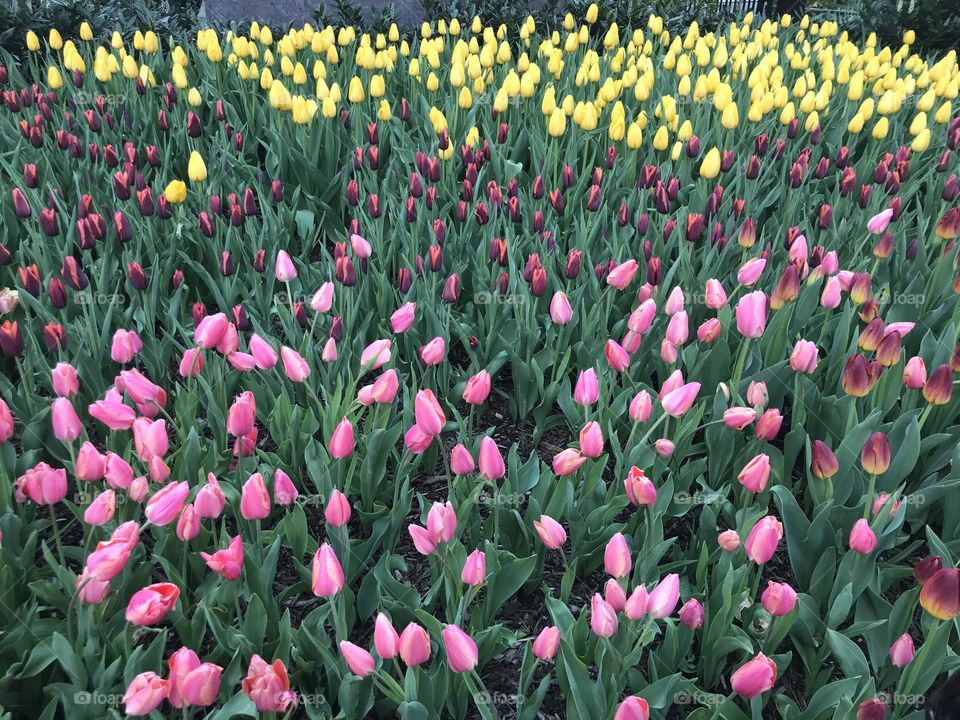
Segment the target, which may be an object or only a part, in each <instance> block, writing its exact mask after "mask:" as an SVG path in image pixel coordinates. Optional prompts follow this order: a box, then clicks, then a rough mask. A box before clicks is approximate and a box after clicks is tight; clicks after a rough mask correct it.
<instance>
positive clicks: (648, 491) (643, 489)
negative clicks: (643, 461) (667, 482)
mask: <svg viewBox="0 0 960 720" xmlns="http://www.w3.org/2000/svg"><path fill="white" fill-rule="evenodd" d="M623 486H624V489H625V490H626V493H627V499H628V500H629V501H630V502H631V503H632V504H633V505H636V506H638V507H640V506H647V507H651V506H652V505H653V504H654V503H655V502H656V501H657V489H656V488H655V487H654V485H653V483H652V482H650V480H649V478H647V476H646V475H644V473H643V470H641V469H640V468H638V467H636V466H634V467H632V468H630V472H629V473H628V474H627V478H626V480H624V481H623Z"/></svg>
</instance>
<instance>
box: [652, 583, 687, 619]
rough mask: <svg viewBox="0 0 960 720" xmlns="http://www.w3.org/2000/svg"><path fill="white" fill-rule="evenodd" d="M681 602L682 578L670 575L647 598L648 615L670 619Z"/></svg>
mask: <svg viewBox="0 0 960 720" xmlns="http://www.w3.org/2000/svg"><path fill="white" fill-rule="evenodd" d="M678 602H680V576H679V575H677V574H676V573H670V574H669V575H667V576H666V577H664V578H663V579H662V580H661V581H660V582H659V583H657V586H656V587H655V588H654V589H653V590H651V591H650V593H649V595H648V596H647V613H648V614H649V615H650V617H652V618H656V619H660V618H665V617H668V616H669V615H670V614H671V613H673V611H674V610H675V609H676V607H677V603H678Z"/></svg>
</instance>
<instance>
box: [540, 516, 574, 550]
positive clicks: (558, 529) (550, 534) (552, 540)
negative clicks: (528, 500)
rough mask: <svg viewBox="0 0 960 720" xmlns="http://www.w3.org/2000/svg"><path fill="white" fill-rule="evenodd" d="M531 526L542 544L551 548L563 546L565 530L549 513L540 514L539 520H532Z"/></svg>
mask: <svg viewBox="0 0 960 720" xmlns="http://www.w3.org/2000/svg"><path fill="white" fill-rule="evenodd" d="M533 527H534V529H535V530H536V531H537V534H538V535H539V536H540V540H541V541H542V542H543V544H544V545H545V546H546V547H548V548H549V549H551V550H557V549H559V548H561V547H563V544H564V543H565V542H566V541H567V531H566V530H564V529H563V526H562V525H561V524H560V523H558V522H557V521H556V520H554V519H553V518H552V517H550V516H549V515H541V516H540V519H539V520H535V521H534V523H533Z"/></svg>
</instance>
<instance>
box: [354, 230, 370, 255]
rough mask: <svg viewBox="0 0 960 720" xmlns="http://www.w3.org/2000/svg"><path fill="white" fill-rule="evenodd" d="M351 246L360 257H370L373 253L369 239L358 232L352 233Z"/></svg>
mask: <svg viewBox="0 0 960 720" xmlns="http://www.w3.org/2000/svg"><path fill="white" fill-rule="evenodd" d="M350 247H351V248H353V254H354V255H356V256H357V257H358V258H368V257H370V255H371V254H372V253H373V248H372V247H371V245H370V243H369V242H368V241H367V239H366V238H364V237H363V236H362V235H357V234H356V233H353V234H352V235H350Z"/></svg>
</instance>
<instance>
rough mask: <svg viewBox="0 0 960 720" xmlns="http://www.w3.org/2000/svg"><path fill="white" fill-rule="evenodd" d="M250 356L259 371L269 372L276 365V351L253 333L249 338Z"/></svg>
mask: <svg viewBox="0 0 960 720" xmlns="http://www.w3.org/2000/svg"><path fill="white" fill-rule="evenodd" d="M250 355H251V356H252V357H253V362H254V364H255V365H256V366H257V367H258V368H260V369H261V370H270V369H271V368H273V367H274V366H275V365H276V364H277V359H278V356H277V351H276V350H274V349H273V345H271V344H270V343H268V342H267V341H266V340H264V339H263V338H262V337H260V336H259V335H257V334H256V333H254V334H253V335H252V336H251V338H250Z"/></svg>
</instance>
